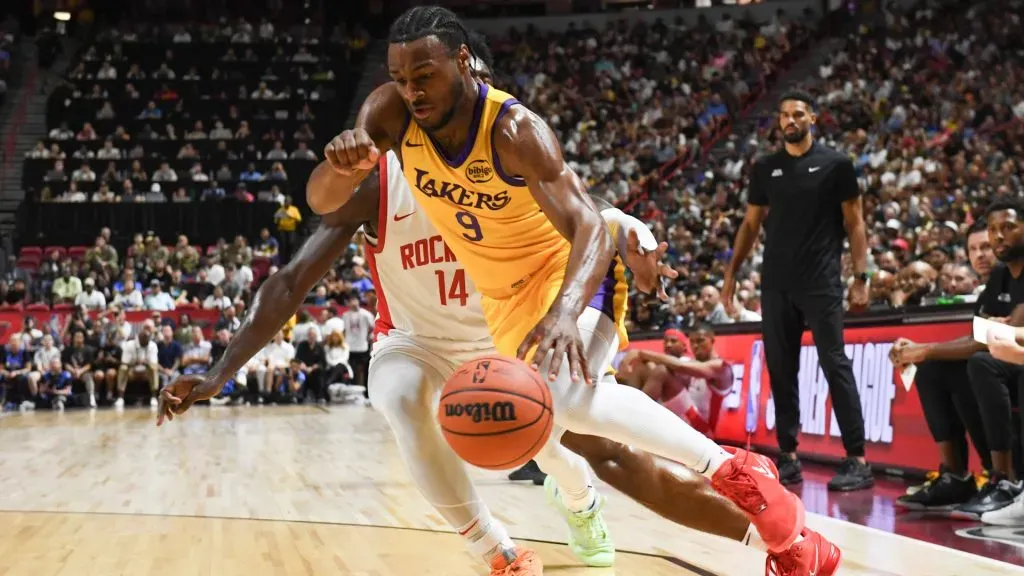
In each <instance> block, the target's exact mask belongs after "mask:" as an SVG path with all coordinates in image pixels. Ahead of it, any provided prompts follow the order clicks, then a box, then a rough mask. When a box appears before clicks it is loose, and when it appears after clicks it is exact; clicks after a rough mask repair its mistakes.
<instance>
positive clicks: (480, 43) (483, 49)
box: [467, 30, 494, 70]
mask: <svg viewBox="0 0 1024 576" xmlns="http://www.w3.org/2000/svg"><path fill="white" fill-rule="evenodd" d="M467 46H469V51H470V52H471V53H472V54H473V56H476V57H477V58H478V59H479V60H480V61H481V62H483V63H484V66H487V68H488V69H490V70H494V54H491V49H490V47H488V46H487V37H486V36H484V35H483V34H481V33H479V32H477V31H476V30H473V31H471V32H470V33H469V44H467Z"/></svg>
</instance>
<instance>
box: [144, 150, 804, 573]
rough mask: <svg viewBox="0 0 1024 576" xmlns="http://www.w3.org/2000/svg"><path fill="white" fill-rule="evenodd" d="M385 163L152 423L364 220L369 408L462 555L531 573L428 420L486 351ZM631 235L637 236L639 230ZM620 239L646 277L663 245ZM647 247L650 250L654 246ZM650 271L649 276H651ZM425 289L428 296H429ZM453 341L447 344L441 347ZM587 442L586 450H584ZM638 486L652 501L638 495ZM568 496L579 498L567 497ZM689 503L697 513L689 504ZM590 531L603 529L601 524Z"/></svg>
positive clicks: (181, 402) (719, 511)
mask: <svg viewBox="0 0 1024 576" xmlns="http://www.w3.org/2000/svg"><path fill="white" fill-rule="evenodd" d="M394 160H395V158H394V157H393V156H391V158H389V159H388V160H387V161H386V162H385V163H383V164H382V166H384V170H383V171H382V172H381V176H380V181H379V186H380V191H379V192H378V191H377V190H376V189H373V188H376V187H375V186H373V184H374V183H375V182H374V181H375V180H376V179H375V178H372V177H371V178H368V179H367V180H366V181H364V184H363V186H361V187H360V189H359V190H358V191H357V192H356V194H355V196H354V197H353V199H352V200H351V201H349V202H348V203H347V204H346V205H345V206H344V207H343V208H341V209H339V210H338V211H336V212H334V213H331V214H327V215H325V217H324V223H323V226H322V227H321V228H320V229H319V230H318V231H317V232H316V233H315V234H314V235H313V237H311V238H310V240H309V241H307V243H306V245H305V246H303V248H302V250H300V252H299V254H298V255H297V256H296V258H295V260H293V261H292V262H290V263H289V264H288V265H287V266H286V267H285V268H284V269H282V270H281V271H280V272H279V273H278V275H275V276H274V277H271V278H270V279H268V281H267V282H266V283H265V284H264V286H263V287H261V288H260V291H259V292H258V293H257V297H256V300H255V301H254V304H253V307H252V310H251V311H250V314H249V316H248V317H247V318H246V321H245V323H244V325H243V327H242V329H241V330H240V331H239V333H238V335H237V337H236V339H235V340H234V341H232V343H231V345H230V346H229V349H228V350H227V351H226V352H225V354H224V357H223V358H222V360H221V362H220V363H219V364H218V366H215V367H214V368H213V369H212V370H211V371H210V372H209V373H208V374H207V375H206V377H205V379H202V380H200V379H195V378H194V379H191V380H186V379H180V380H179V381H177V382H175V384H172V386H170V387H169V388H168V389H166V390H165V392H164V394H163V395H162V402H164V404H163V406H162V408H161V411H160V417H159V421H162V420H163V419H164V418H165V417H167V418H173V415H174V414H180V413H181V412H183V411H184V410H186V409H187V408H188V407H189V406H190V405H191V404H192V403H193V402H195V401H197V400H200V399H204V398H205V397H207V394H209V393H210V392H211V391H212V390H215V389H219V388H220V385H221V381H222V380H223V377H224V375H225V374H231V373H233V371H232V370H231V369H230V367H231V366H233V365H234V364H237V363H241V364H244V362H245V360H246V359H247V358H248V356H249V355H250V354H252V353H254V352H255V351H256V350H258V349H259V348H260V347H261V346H262V344H263V342H265V341H266V340H267V339H269V338H270V336H271V335H272V334H273V333H274V332H276V331H277V329H278V327H279V326H281V325H283V324H284V323H285V322H286V321H287V319H288V317H289V316H290V315H291V314H292V313H293V312H294V310H295V309H297V308H298V306H299V305H300V304H301V302H302V299H303V297H304V295H305V294H306V293H307V292H308V291H309V290H310V289H311V288H312V287H313V285H315V283H316V282H317V281H319V279H320V278H321V277H322V276H323V274H324V273H325V272H326V270H327V269H328V268H329V267H330V266H331V265H332V263H333V260H334V259H335V258H337V257H339V256H340V255H341V254H342V252H343V251H344V249H345V246H346V244H347V242H348V239H349V237H350V236H351V234H352V233H353V232H354V231H355V228H356V227H357V226H358V225H359V224H363V223H366V224H369V226H368V227H369V228H371V229H370V230H367V232H368V233H369V234H368V236H370V238H371V239H372V240H371V243H375V244H376V246H372V247H370V248H369V249H368V257H369V260H370V264H371V271H372V274H373V277H374V282H375V284H376V285H377V287H378V298H379V301H378V302H379V308H380V317H379V319H378V326H377V328H378V330H379V334H380V336H379V338H378V341H377V342H376V344H375V346H374V359H373V363H372V365H371V375H370V386H369V387H370V394H371V401H372V402H373V404H374V406H375V408H377V409H378V410H380V411H381V412H382V413H383V414H384V415H385V417H386V418H387V419H388V421H389V424H390V425H391V426H392V428H393V430H394V432H395V436H396V440H397V441H398V444H399V447H400V449H401V450H402V452H403V456H404V459H405V460H406V463H407V465H409V466H410V468H411V472H412V476H413V478H414V479H415V480H416V482H417V484H418V486H419V488H420V490H421V492H422V493H423V494H424V496H425V497H426V498H427V499H428V501H430V502H431V503H432V504H433V505H434V506H435V507H436V508H437V509H438V510H439V511H440V512H441V513H442V514H443V515H444V516H445V517H446V519H447V520H448V521H449V522H450V523H451V525H452V527H453V528H455V529H456V530H457V531H458V532H459V533H460V534H461V535H463V536H464V537H466V538H467V540H468V542H469V545H470V547H471V549H473V550H474V551H476V552H477V553H478V554H479V555H481V556H483V557H484V558H485V559H486V560H488V561H489V562H490V563H491V565H492V570H494V572H493V573H494V574H522V575H527V574H540V573H541V571H540V562H539V560H533V556H532V554H531V553H530V552H529V551H523V550H521V549H520V550H515V549H514V548H513V545H512V543H511V540H510V539H509V538H508V536H507V533H506V532H505V529H504V527H502V526H501V525H500V523H498V522H497V521H496V520H494V519H493V518H492V517H491V516H490V513H489V512H488V511H487V509H486V507H485V506H484V505H483V504H482V503H481V502H480V501H479V498H478V497H477V496H476V492H475V490H474V488H473V486H472V484H471V483H470V481H469V479H468V476H467V475H466V472H465V465H464V464H463V463H462V462H461V461H460V460H458V458H457V457H456V456H455V455H454V453H453V452H452V451H451V449H450V448H449V447H448V446H447V443H445V442H444V440H443V438H442V437H441V435H440V431H439V430H438V428H437V425H436V422H435V421H434V419H433V416H432V415H433V413H434V406H435V404H434V402H435V398H436V394H437V392H438V391H439V389H440V387H441V385H442V384H443V382H444V380H445V379H446V378H447V376H448V375H449V374H451V372H452V371H453V370H454V368H455V367H457V366H458V365H459V364H460V363H461V362H463V361H466V360H469V359H471V358H473V357H475V356H477V355H479V354H481V353H488V352H492V351H493V343H492V342H491V339H490V335H489V333H488V330H487V326H486V322H485V321H484V319H483V315H482V313H481V312H480V310H479V308H477V307H476V306H477V305H476V299H477V298H478V296H477V295H476V293H475V291H474V290H473V288H472V285H471V283H470V282H469V280H468V278H467V277H466V276H465V273H464V272H462V270H461V268H460V267H459V266H458V263H457V262H455V258H454V256H453V255H451V252H450V250H448V248H447V247H446V246H445V244H444V242H442V241H441V240H440V237H439V235H438V234H437V232H436V231H435V230H434V229H433V227H431V226H430V225H429V222H428V221H427V220H426V218H424V217H423V215H422V213H421V212H420V211H419V210H417V204H416V203H415V200H414V199H413V198H412V195H411V192H410V191H409V189H408V185H407V184H406V182H405V179H404V177H403V176H402V172H401V168H400V167H399V166H398V165H397V162H395V161H394ZM368 185H369V186H368ZM378 197H379V199H380V201H379V203H378V202H377V199H378ZM619 214H621V212H620V213H619ZM608 215H611V216H612V218H613V219H614V218H616V217H617V215H615V211H608ZM636 230H637V231H638V232H647V230H646V227H644V226H643V225H642V224H641V225H640V226H638V227H637V228H636ZM648 234H649V232H648ZM618 236H619V238H620V250H621V249H622V247H623V246H624V245H625V244H626V243H627V242H626V241H624V240H622V239H623V238H624V237H626V235H625V234H624V233H623V234H619V235H618ZM628 237H629V239H630V242H629V244H632V245H633V246H634V248H632V251H633V252H634V253H636V254H637V256H639V257H640V258H641V260H642V259H643V258H645V257H646V258H647V260H648V262H647V264H648V265H649V266H648V268H649V269H648V270H646V271H644V270H636V271H635V272H637V273H638V274H639V275H640V276H646V277H647V278H650V277H652V276H653V277H657V274H658V270H659V266H658V264H657V257H659V256H660V253H661V252H662V251H663V249H662V250H655V251H652V250H650V247H651V244H650V243H651V242H653V237H652V238H650V239H649V242H647V243H646V244H647V248H648V250H646V251H640V250H637V249H636V248H635V245H636V244H637V243H638V242H637V241H638V235H636V234H632V235H629V236H628ZM374 241H375V242H374ZM654 246H655V247H657V245H656V243H654ZM627 250H628V249H627ZM641 252H643V255H641V254H640V253H641ZM652 256H654V258H651V257H652ZM650 269H653V270H654V272H653V273H651V270H650ZM649 285H651V286H652V287H653V283H649ZM433 294H436V297H431V296H432V295H433ZM434 298H436V301H435V299H434ZM474 308H476V310H475V311H474V310H473V309H474ZM453 336H457V337H458V340H453V339H452V337H453ZM584 339H585V340H586V335H584ZM614 352H615V347H614V346H608V350H607V353H606V358H607V361H606V362H605V365H607V364H608V363H610V358H611V356H612V355H613V354H614ZM588 355H589V354H588ZM377 376H379V377H377ZM214 393H215V392H214ZM158 423H159V422H158ZM589 439H591V437H587V436H579V435H567V436H566V438H565V440H564V443H565V444H567V445H572V446H574V448H576V449H577V450H580V447H582V446H585V445H587V442H588V440H589ZM595 440H597V439H595ZM590 445H591V446H595V443H593V442H591V443H590ZM596 446H597V447H598V448H599V449H598V450H594V456H593V458H592V459H591V462H593V463H594V464H595V466H594V467H595V469H596V470H597V471H598V473H599V475H601V477H602V478H604V477H605V476H604V475H603V474H601V473H602V471H605V472H609V470H608V468H609V466H607V464H612V466H610V467H611V468H612V469H613V470H614V471H617V472H620V473H621V472H623V471H624V470H623V466H622V464H631V465H634V466H635V465H640V466H643V467H649V468H645V469H637V470H636V472H637V473H636V474H634V475H633V478H632V479H631V480H633V483H630V482H629V481H624V480H623V478H621V477H616V476H615V475H614V473H610V474H609V478H610V480H609V481H610V482H611V483H612V484H613V485H616V486H617V487H618V486H624V487H628V488H633V490H630V491H629V493H630V495H631V496H633V497H634V498H636V499H638V500H640V501H641V502H643V503H645V504H648V505H651V504H652V503H654V504H655V505H660V508H654V509H655V511H656V512H658V513H660V514H662V515H664V516H667V517H670V518H672V519H678V518H680V517H681V516H680V511H679V509H682V508H685V507H690V508H691V509H693V510H694V511H695V512H696V511H698V510H700V511H702V512H704V514H701V516H702V517H701V518H696V517H694V515H693V514H691V515H690V517H689V518H686V515H685V514H683V515H682V517H683V518H685V519H684V520H683V521H682V523H684V524H687V525H690V526H693V527H695V528H698V529H704V530H707V531H710V532H713V533H718V534H721V535H724V536H727V537H732V538H734V539H741V538H742V539H744V540H746V541H749V542H751V543H752V544H753V543H756V542H757V541H758V537H757V535H756V531H754V530H752V527H750V524H749V522H748V521H747V519H746V517H745V516H743V514H742V513H740V511H739V510H738V509H736V508H735V507H733V506H732V505H731V504H729V503H728V502H726V501H724V500H722V499H721V498H718V497H716V496H714V495H713V494H712V493H711V492H710V491H709V490H706V489H704V490H701V489H700V488H699V487H702V486H703V482H702V481H701V480H700V479H698V481H697V482H687V481H685V480H683V479H681V478H679V477H676V476H672V475H670V474H668V475H666V474H664V473H663V471H662V470H656V469H653V468H654V467H655V466H656V465H655V464H654V461H653V459H651V458H650V457H649V456H647V455H641V454H637V453H636V452H635V451H633V450H631V449H629V448H627V447H624V446H621V445H616V444H614V443H607V442H606V441H605V442H604V443H602V442H601V441H600V440H598V442H597V443H596ZM616 447H618V448H616ZM616 450H618V451H617V452H616ZM542 458H543V457H542ZM559 464H562V465H569V466H578V465H579V463H578V462H573V461H572V458H571V457H566V454H554V455H548V456H547V457H546V458H543V459H542V465H543V466H545V467H546V468H548V472H550V473H552V474H553V475H554V476H555V477H556V478H557V477H558V476H559V473H558V471H557V470H556V469H555V468H553V467H552V465H554V466H555V467H557V465H559ZM645 473H646V478H647V479H648V480H649V481H650V483H649V484H648V485H647V486H646V487H644V486H643V484H642V482H641V484H640V486H639V489H636V488H637V487H638V486H637V483H636V481H637V480H638V478H637V477H638V476H639V477H640V478H639V480H641V481H642V479H643V474H645ZM655 475H657V477H655ZM645 489H646V491H647V492H651V493H652V494H651V495H647V494H642V493H641V492H643V491H644V490H645ZM655 492H656V493H657V495H658V496H665V495H671V494H686V495H691V494H692V495H694V499H693V500H694V501H693V502H683V501H680V499H675V500H674V501H671V504H670V505H671V506H672V507H673V508H675V510H670V509H669V507H668V506H667V505H666V502H665V499H664V498H663V499H662V500H658V499H657V497H654V494H653V493H655ZM559 496H560V500H561V503H560V504H561V506H560V508H561V509H562V512H563V515H564V516H566V518H567V520H569V522H570V526H573V525H574V521H578V520H579V516H581V514H580V513H579V512H577V513H574V512H571V511H570V509H579V511H580V512H582V513H583V514H582V515H593V514H594V513H596V512H598V511H599V509H600V501H599V500H598V497H597V496H596V494H595V493H594V492H593V490H592V489H591V487H590V486H587V487H586V490H584V491H582V493H580V494H569V495H567V494H564V493H563V494H560V495H559ZM574 499H575V500H583V502H582V503H581V502H578V501H575V502H574V501H573V500H574ZM694 503H696V504H698V506H693V504H694ZM573 504H575V506H573ZM652 508H653V506H652ZM737 519H738V520H737ZM715 520H717V522H716V521H715ZM737 521H738V522H739V523H741V526H742V527H741V529H740V530H739V532H737V531H736V529H735V528H734V527H732V526H725V524H728V523H729V522H733V523H736V522H737ZM715 524H717V526H715ZM577 525H578V524H577ZM588 526H589V527H594V526H595V524H594V523H589V525H588ZM597 526H598V527H600V528H601V529H603V523H599V524H597ZM578 536H579V535H577V534H573V535H571V540H575V541H576V544H577V546H576V547H574V552H577V554H578V555H581V556H583V557H584V560H585V561H586V560H588V559H589V560H591V562H592V563H593V564H595V565H597V564H607V563H610V561H611V559H612V557H613V554H614V551H613V549H601V550H593V549H586V548H585V547H582V546H581V545H582V544H586V542H580V541H579V539H578ZM584 536H585V535H584ZM581 553H583V554H581ZM510 555H515V560H516V562H509V560H511V558H510ZM587 557H589V558H587ZM523 560H530V561H528V562H522V561H523ZM795 574H796V573H795ZM801 574H802V573H801Z"/></svg>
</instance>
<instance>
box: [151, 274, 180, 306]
mask: <svg viewBox="0 0 1024 576" xmlns="http://www.w3.org/2000/svg"><path fill="white" fill-rule="evenodd" d="M145 303H146V310H156V311H158V312H170V311H171V310H174V299H173V298H171V295H170V294H168V293H167V292H164V287H163V285H162V284H161V283H160V280H159V279H157V278H153V279H152V280H150V281H149V294H146V298H145Z"/></svg>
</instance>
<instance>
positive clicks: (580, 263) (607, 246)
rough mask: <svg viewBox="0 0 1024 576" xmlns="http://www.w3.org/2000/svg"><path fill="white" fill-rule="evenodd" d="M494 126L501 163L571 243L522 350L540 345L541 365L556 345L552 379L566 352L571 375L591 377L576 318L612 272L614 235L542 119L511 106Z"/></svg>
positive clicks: (538, 357) (536, 357) (536, 360)
mask: <svg viewBox="0 0 1024 576" xmlns="http://www.w3.org/2000/svg"><path fill="white" fill-rule="evenodd" d="M496 129H497V134H496V135H495V138H494V146H495V151H496V153H497V154H498V156H499V157H500V158H501V162H502V164H503V165H504V166H505V167H506V169H507V171H508V172H509V173H510V174H513V175H516V176H519V177H521V178H523V179H524V180H525V181H526V184H527V186H528V187H529V188H530V193H531V194H532V195H533V198H534V200H536V202H537V204H538V205H539V206H540V209H541V210H543V211H544V214H545V215H546V216H547V217H548V218H549V219H550V220H551V223H552V224H553V225H554V226H555V228H557V229H558V231H559V232H560V233H561V234H562V236H564V237H565V238H566V239H568V240H569V241H570V242H571V243H572V250H571V252H570V253H569V264H568V266H567V267H566V271H565V280H564V281H563V282H562V287H561V289H560V290H559V292H558V296H557V297H556V299H555V302H554V303H553V304H552V306H551V309H550V310H549V311H548V313H547V315H546V316H545V317H544V319H543V320H541V322H540V324H538V325H537V327H536V328H534V329H533V331H531V332H530V334H529V335H527V337H526V340H524V341H523V343H522V345H521V346H520V347H519V352H518V355H519V357H520V358H523V357H525V356H526V354H527V353H528V352H529V351H530V348H532V347H533V346H534V345H537V351H536V353H535V354H534V356H533V359H532V363H533V365H534V366H536V367H538V368H539V365H540V362H541V361H543V359H544V358H545V357H546V356H547V353H548V351H549V350H553V351H554V353H555V354H554V359H553V360H552V362H551V366H550V371H549V375H548V376H549V378H554V377H555V376H556V375H557V374H558V369H559V368H560V367H561V365H562V356H563V354H568V356H569V365H570V373H571V374H572V377H573V380H574V381H576V380H579V379H580V378H581V377H583V378H589V376H588V374H589V373H588V371H587V370H586V358H585V356H584V353H583V345H582V342H581V340H580V336H579V330H577V328H576V321H577V319H578V318H579V316H580V314H582V313H583V309H584V308H585V307H586V305H587V303H588V302H589V301H590V299H591V298H593V297H594V294H596V293H597V289H598V287H599V286H600V285H601V282H602V280H603V279H604V277H605V274H606V273H607V272H608V266H609V265H610V264H611V260H612V254H613V250H614V248H613V245H612V239H611V237H610V236H609V235H608V230H607V228H606V227H605V223H604V220H602V219H601V216H600V215H599V214H598V212H597V209H596V208H595V207H594V204H593V202H591V200H590V196H589V195H588V194H587V191H586V188H585V187H584V185H583V182H582V181H580V179H579V177H578V176H577V175H576V173H575V172H573V171H572V169H570V168H569V166H567V165H566V163H565V159H564V158H563V157H562V148H561V146H559V144H558V139H557V138H556V137H555V134H554V132H552V131H551V128H549V127H548V125H547V124H545V123H544V121H543V120H541V119H540V118H539V117H538V116H537V115H536V114H534V113H532V112H530V111H529V110H526V109H525V108H523V107H522V106H513V107H512V108H511V109H510V110H509V113H508V114H506V115H505V116H503V117H502V118H501V120H500V121H499V122H498V124H497V127H496Z"/></svg>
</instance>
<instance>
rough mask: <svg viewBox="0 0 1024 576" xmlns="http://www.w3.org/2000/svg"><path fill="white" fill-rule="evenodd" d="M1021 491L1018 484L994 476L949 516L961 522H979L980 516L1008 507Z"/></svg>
mask: <svg viewBox="0 0 1024 576" xmlns="http://www.w3.org/2000/svg"><path fill="white" fill-rule="evenodd" d="M1021 491H1022V490H1021V483H1020V482H1016V483H1014V482H1010V481H1009V480H1007V479H1006V478H1003V477H1002V476H999V475H994V476H992V478H991V479H990V480H989V481H988V484H985V486H984V487H983V488H982V489H981V490H979V491H978V493H977V494H975V495H974V498H971V499H970V500H969V501H968V502H967V503H966V504H961V505H960V506H958V507H956V508H954V509H953V512H951V513H950V516H952V517H954V518H960V519H963V520H981V515H982V514H984V513H986V512H992V511H993V510H999V509H1000V508H1005V507H1007V506H1009V505H1010V504H1011V503H1013V499H1014V498H1016V497H1017V495H1018V494H1020V493H1021Z"/></svg>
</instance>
